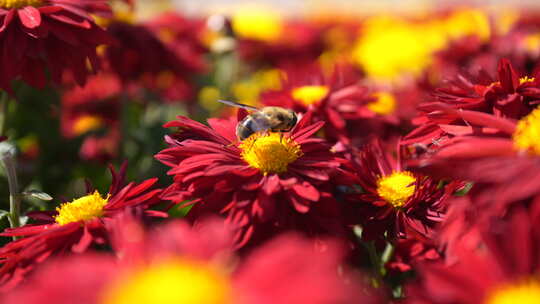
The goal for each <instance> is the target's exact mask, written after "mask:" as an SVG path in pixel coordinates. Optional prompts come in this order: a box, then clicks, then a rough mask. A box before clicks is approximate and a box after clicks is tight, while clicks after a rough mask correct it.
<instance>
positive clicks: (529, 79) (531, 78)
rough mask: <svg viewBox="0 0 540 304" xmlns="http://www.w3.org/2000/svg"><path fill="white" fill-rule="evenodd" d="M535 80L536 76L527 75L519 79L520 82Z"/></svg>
mask: <svg viewBox="0 0 540 304" xmlns="http://www.w3.org/2000/svg"><path fill="white" fill-rule="evenodd" d="M533 81H534V77H529V76H525V77H521V78H520V79H519V84H524V83H526V82H533Z"/></svg>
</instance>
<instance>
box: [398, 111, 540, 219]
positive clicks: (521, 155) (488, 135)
mask: <svg viewBox="0 0 540 304" xmlns="http://www.w3.org/2000/svg"><path fill="white" fill-rule="evenodd" d="M431 109H432V110H433V112H432V113H433V114H434V115H442V116H445V117H448V118H449V119H455V120H461V121H463V122H465V123H466V124H467V126H462V127H459V130H458V129H457V128H458V127H456V128H455V130H454V131H453V132H452V134H453V135H452V136H453V138H451V139H447V140H445V141H440V142H438V143H437V148H436V149H428V150H427V151H426V153H423V155H421V156H420V157H419V158H418V159H416V160H411V161H410V162H409V163H408V166H409V167H411V168H414V170H417V171H423V172H426V173H428V174H430V175H433V176H437V177H451V178H457V179H461V180H469V181H473V182H476V183H480V184H488V185H490V186H491V187H493V189H492V191H493V192H492V195H493V200H492V201H493V202H495V201H497V202H499V203H501V204H499V203H497V204H495V203H491V204H492V205H493V204H494V205H497V208H498V209H493V208H491V210H497V212H500V211H501V210H504V208H505V207H504V206H505V204H507V203H509V202H512V201H516V200H519V199H522V198H524V197H527V196H529V195H532V194H534V193H538V189H540V170H538V168H540V157H539V156H540V144H539V141H538V136H539V134H540V108H537V109H535V110H534V111H532V112H530V113H529V114H528V115H526V116H524V117H521V119H520V120H519V121H516V120H515V119H511V118H502V117H498V116H495V115H490V114H486V113H482V112H477V111H469V110H456V109H453V108H451V107H449V106H447V105H444V104H433V105H432V106H431Z"/></svg>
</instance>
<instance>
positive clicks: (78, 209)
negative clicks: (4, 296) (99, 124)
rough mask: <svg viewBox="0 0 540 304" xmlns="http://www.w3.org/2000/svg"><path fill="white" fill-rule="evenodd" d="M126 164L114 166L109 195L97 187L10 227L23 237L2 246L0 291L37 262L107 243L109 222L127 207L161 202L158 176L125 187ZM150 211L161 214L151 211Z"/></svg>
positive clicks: (9, 233)
mask: <svg viewBox="0 0 540 304" xmlns="http://www.w3.org/2000/svg"><path fill="white" fill-rule="evenodd" d="M125 170H126V166H125V165H124V166H123V167H122V168H121V169H120V172H119V173H116V172H114V170H112V169H111V173H112V175H113V181H112V183H111V186H110V189H109V192H108V194H107V196H105V197H103V196H102V195H101V194H100V193H99V192H98V191H97V190H96V191H93V192H89V194H88V195H86V196H83V197H81V198H78V199H75V200H73V201H72V202H67V203H64V204H62V205H60V207H58V208H57V209H56V212H35V213H33V214H30V215H29V216H31V217H32V218H34V219H36V220H38V223H37V224H28V225H25V226H23V227H19V228H13V229H6V230H5V231H4V232H3V233H2V234H0V235H2V236H10V237H11V236H16V237H21V238H20V239H18V240H16V241H12V242H11V243H8V244H7V245H5V246H4V247H2V248H0V263H1V264H2V266H1V267H0V290H2V291H6V290H9V289H11V288H13V287H14V286H15V285H17V284H18V283H20V282H21V281H22V280H23V279H24V277H25V275H26V274H27V273H28V272H30V271H31V270H32V269H33V268H34V267H35V266H36V264H37V263H41V262H43V261H44V260H45V259H47V258H49V257H50V256H51V255H57V254H61V253H65V252H76V253H80V252H84V251H86V250H87V249H88V248H89V246H91V245H92V244H105V243H106V242H107V233H106V229H105V225H106V223H107V222H108V221H110V219H111V218H112V217H113V216H114V215H115V214H118V213H120V212H123V211H124V210H126V209H127V208H132V207H137V208H142V209H145V210H146V209H147V208H148V207H149V206H150V205H153V204H155V203H158V202H159V199H158V196H159V194H160V192H161V189H151V187H152V186H153V185H154V184H155V183H156V181H157V179H155V178H154V179H149V180H146V181H144V182H142V183H140V184H136V183H129V184H127V185H125V186H124V183H125V181H124V178H125ZM147 212H148V213H149V214H157V213H154V212H153V211H147Z"/></svg>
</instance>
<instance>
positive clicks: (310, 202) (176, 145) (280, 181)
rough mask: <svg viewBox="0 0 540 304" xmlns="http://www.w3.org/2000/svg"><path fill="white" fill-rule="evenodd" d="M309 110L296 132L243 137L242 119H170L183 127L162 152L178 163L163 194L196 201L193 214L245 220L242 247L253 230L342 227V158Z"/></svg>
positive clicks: (170, 163) (239, 239)
mask: <svg viewBox="0 0 540 304" xmlns="http://www.w3.org/2000/svg"><path fill="white" fill-rule="evenodd" d="M310 117H311V114H310V113H308V114H307V115H305V116H304V117H303V118H302V119H301V120H300V122H299V123H298V124H297V125H296V127H295V128H294V129H293V130H292V131H291V132H290V133H289V134H285V135H283V134H282V133H255V134H253V135H251V136H250V137H249V138H247V139H245V140H244V141H242V142H238V140H237V139H236V136H235V131H234V130H235V126H236V124H237V121H236V120H233V119H230V120H224V119H209V120H208V122H209V124H210V126H211V128H210V127H207V126H205V125H202V124H200V123H198V122H195V121H192V120H190V119H188V118H185V117H179V118H178V120H176V121H172V122H170V123H168V124H166V125H165V126H166V127H176V128H179V131H178V132H177V133H175V134H173V135H171V136H167V137H166V142H167V143H168V144H169V148H168V149H165V150H163V151H161V152H160V153H159V154H157V155H156V158H157V159H158V160H159V161H161V162H162V163H164V164H166V165H167V166H169V167H171V168H172V169H171V170H170V171H169V174H170V175H173V176H174V182H173V183H172V184H171V185H170V186H169V187H168V188H167V189H166V190H165V191H164V193H163V196H162V197H163V198H164V199H167V200H171V201H172V202H173V203H176V204H183V205H186V206H187V205H193V208H192V209H191V210H190V212H189V214H188V217H191V218H200V217H201V216H202V215H205V214H224V215H226V217H227V220H228V221H229V222H231V223H234V224H236V225H238V226H240V227H242V229H241V233H239V234H237V236H236V237H237V242H238V244H239V246H242V245H244V244H245V243H246V242H248V240H249V239H250V238H251V237H252V235H253V234H255V233H256V234H257V235H258V236H261V235H264V234H266V233H271V234H275V232H276V231H279V230H287V229H292V228H295V229H297V230H301V231H305V232H307V233H310V234H316V233H321V232H323V233H333V234H341V233H343V229H344V226H343V223H342V221H340V216H341V215H340V206H339V204H338V203H337V202H336V199H335V198H334V196H333V194H332V192H333V191H334V190H335V187H336V186H337V185H340V184H344V183H347V182H348V179H349V176H348V174H349V173H347V172H346V171H344V170H343V169H341V163H342V162H344V161H345V160H344V159H341V158H339V157H337V156H336V155H334V154H333V153H332V152H330V146H329V145H328V144H327V143H326V142H325V141H324V140H322V139H317V138H313V137H311V136H312V135H313V134H314V133H315V132H317V131H318V130H319V129H320V128H321V127H322V125H323V123H322V122H318V123H315V124H310Z"/></svg>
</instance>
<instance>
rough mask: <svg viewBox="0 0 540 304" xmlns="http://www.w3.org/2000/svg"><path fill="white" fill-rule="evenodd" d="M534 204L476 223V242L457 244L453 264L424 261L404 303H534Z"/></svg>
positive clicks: (539, 297)
mask: <svg viewBox="0 0 540 304" xmlns="http://www.w3.org/2000/svg"><path fill="white" fill-rule="evenodd" d="M538 219H539V218H538V208H536V209H533V210H532V213H529V214H527V213H526V211H525V209H522V208H518V209H516V210H514V211H513V212H512V214H511V215H509V216H508V219H506V220H501V219H496V220H493V221H492V222H491V223H489V224H484V225H481V226H479V227H478V229H479V231H480V238H479V240H480V243H479V244H473V246H469V245H470V244H467V243H465V242H462V243H461V244H460V246H458V248H456V254H457V257H456V259H457V261H456V263H455V264H453V265H445V264H443V263H442V262H441V263H426V264H425V265H423V266H422V267H419V268H418V280H417V282H415V283H414V284H411V285H410V286H409V288H408V292H407V294H408V296H409V299H408V301H407V303H434V304H438V303H441V304H442V303H444V304H450V303H453V304H469V303H470V304H473V303H475V304H476V303H486V304H506V303H538V302H539V301H540V276H539V274H540V267H539V265H540V247H539V244H540V231H539V230H538V227H537V225H536V223H538Z"/></svg>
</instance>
